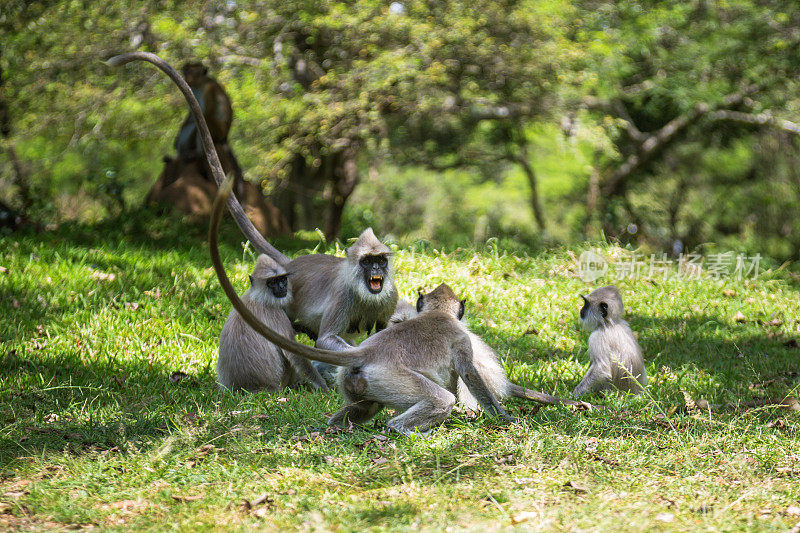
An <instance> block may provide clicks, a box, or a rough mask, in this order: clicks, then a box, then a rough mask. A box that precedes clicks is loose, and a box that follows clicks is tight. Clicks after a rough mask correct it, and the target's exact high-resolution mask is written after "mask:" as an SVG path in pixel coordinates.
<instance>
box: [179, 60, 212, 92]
mask: <svg viewBox="0 0 800 533" xmlns="http://www.w3.org/2000/svg"><path fill="white" fill-rule="evenodd" d="M181 74H182V75H183V79H185V80H186V83H187V84H189V86H190V87H194V86H196V85H197V84H199V83H200V82H201V81H203V80H204V79H205V78H206V77H207V76H208V69H207V68H206V67H204V66H203V65H202V63H186V64H185V65H184V66H183V68H182V69H181Z"/></svg>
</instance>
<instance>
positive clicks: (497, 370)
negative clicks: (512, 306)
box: [389, 300, 594, 411]
mask: <svg viewBox="0 0 800 533" xmlns="http://www.w3.org/2000/svg"><path fill="white" fill-rule="evenodd" d="M418 314H419V313H418V312H417V310H416V309H415V308H414V306H413V305H411V303H410V302H408V301H406V300H399V301H398V302H397V308H396V309H395V311H394V313H393V314H392V316H391V317H390V318H389V327H390V328H391V327H394V325H395V324H400V323H401V322H404V321H406V320H409V319H411V318H414V317H416V316H417V315H418ZM464 330H465V332H466V333H467V336H468V337H469V340H470V344H471V346H472V363H473V364H474V365H475V369H476V370H477V371H478V374H479V375H480V376H481V379H482V380H483V381H484V383H486V386H487V387H488V388H489V390H490V391H491V392H492V394H494V395H495V396H496V397H497V398H499V399H503V398H508V397H514V398H521V399H525V400H533V401H535V402H537V403H540V404H544V405H557V404H560V405H571V406H574V407H577V408H579V409H587V410H589V409H592V408H593V407H594V406H592V405H591V404H589V403H586V402H581V401H575V400H569V399H565V398H559V397H557V396H551V395H549V394H545V393H543V392H538V391H533V390H530V389H526V388H525V387H522V386H520V385H517V384H515V383H512V382H511V381H510V380H509V379H508V377H507V376H506V373H505V370H504V369H503V366H502V365H501V364H500V361H498V359H497V355H496V354H495V352H494V350H492V348H491V347H490V346H489V345H488V344H486V343H485V342H484V341H483V339H481V338H480V337H479V336H478V335H476V334H475V333H473V332H472V331H470V330H469V329H467V328H466V326H464ZM456 396H457V398H458V403H460V404H461V405H462V406H463V407H465V408H467V409H470V410H472V411H476V410H478V409H479V408H480V404H479V402H478V401H477V400H476V399H475V397H474V396H473V395H472V394H471V393H470V391H469V388H468V387H467V386H466V384H465V383H464V382H463V381H462V380H461V379H460V378H459V380H458V393H457V395H456Z"/></svg>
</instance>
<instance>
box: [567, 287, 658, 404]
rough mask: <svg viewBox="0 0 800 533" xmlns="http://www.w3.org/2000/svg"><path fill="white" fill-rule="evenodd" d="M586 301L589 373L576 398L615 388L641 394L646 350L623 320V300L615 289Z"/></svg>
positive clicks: (584, 318)
mask: <svg viewBox="0 0 800 533" xmlns="http://www.w3.org/2000/svg"><path fill="white" fill-rule="evenodd" d="M581 298H583V308H581V322H582V323H583V328H584V329H586V330H587V331H591V332H592V333H591V335H589V370H588V372H587V373H586V376H585V377H584V378H583V380H582V381H581V382H580V383H579V384H578V386H577V387H575V390H574V391H573V393H572V394H573V396H575V397H578V398H579V397H581V396H583V395H584V394H586V393H587V392H594V391H601V390H605V389H608V388H610V387H612V386H614V387H616V388H618V389H620V390H623V391H627V392H631V393H633V394H640V393H641V392H642V391H643V390H644V388H645V387H646V386H647V373H646V372H645V369H644V361H643V359H642V349H641V348H640V347H639V343H638V342H636V337H635V336H634V335H633V331H631V328H630V326H629V325H628V323H627V322H626V321H625V320H623V319H622V314H623V313H624V308H623V306H622V296H621V295H620V293H619V290H618V289H617V288H616V287H614V286H613V285H608V286H606V287H601V288H599V289H595V290H594V291H592V292H591V293H590V294H589V295H588V296H581Z"/></svg>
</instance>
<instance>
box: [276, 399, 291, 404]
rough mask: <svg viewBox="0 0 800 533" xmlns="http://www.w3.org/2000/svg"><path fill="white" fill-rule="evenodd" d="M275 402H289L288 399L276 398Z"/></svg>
mask: <svg viewBox="0 0 800 533" xmlns="http://www.w3.org/2000/svg"><path fill="white" fill-rule="evenodd" d="M276 401H277V402H278V403H286V402H288V401H289V398H278V399H277V400H276Z"/></svg>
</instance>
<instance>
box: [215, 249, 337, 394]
mask: <svg viewBox="0 0 800 533" xmlns="http://www.w3.org/2000/svg"><path fill="white" fill-rule="evenodd" d="M287 276H288V274H287V273H286V270H285V269H284V268H283V267H282V266H280V265H279V264H278V263H276V262H275V261H274V260H273V259H271V258H270V257H268V256H266V255H264V254H262V255H260V256H259V257H258V259H257V260H256V266H255V268H254V269H253V273H252V275H251V276H250V289H249V290H248V291H247V292H246V293H245V294H244V295H243V296H242V301H243V302H244V305H246V306H247V308H248V309H249V310H250V311H251V312H252V313H253V314H254V315H255V316H257V317H258V318H259V320H261V321H262V322H264V323H265V324H269V326H270V327H271V328H272V329H274V330H276V331H277V332H279V333H280V334H281V335H284V336H286V337H294V330H293V329H292V324H291V322H289V318H288V317H287V316H286V312H285V311H284V309H285V307H286V306H288V305H289V304H290V303H291V299H292V296H291V294H290V284H289V279H288V277H287ZM217 379H218V381H219V383H220V385H222V386H223V387H225V388H226V389H230V390H239V389H245V390H248V391H251V392H255V391H258V390H261V389H267V390H268V391H271V392H275V391H278V390H281V389H284V388H286V387H293V386H296V385H299V384H301V383H310V384H311V386H312V387H314V388H315V389H322V390H324V391H327V390H328V386H327V385H326V384H325V380H324V379H323V378H322V376H320V374H319V372H317V370H316V369H315V368H314V366H313V365H312V364H311V362H310V361H308V360H307V359H304V358H302V357H299V356H297V355H295V354H293V353H289V352H284V351H283V350H281V349H280V348H279V347H277V346H275V345H274V344H272V343H271V342H269V341H268V340H266V339H265V338H264V337H262V336H261V335H259V334H258V333H257V332H256V331H255V330H253V328H251V327H250V326H248V325H247V322H245V321H244V319H242V317H241V315H239V313H237V312H236V310H235V309H234V310H232V311H231V313H230V314H229V315H228V319H227V320H226V321H225V325H224V326H223V327H222V335H221V336H220V339H219V359H218V361H217Z"/></svg>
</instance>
